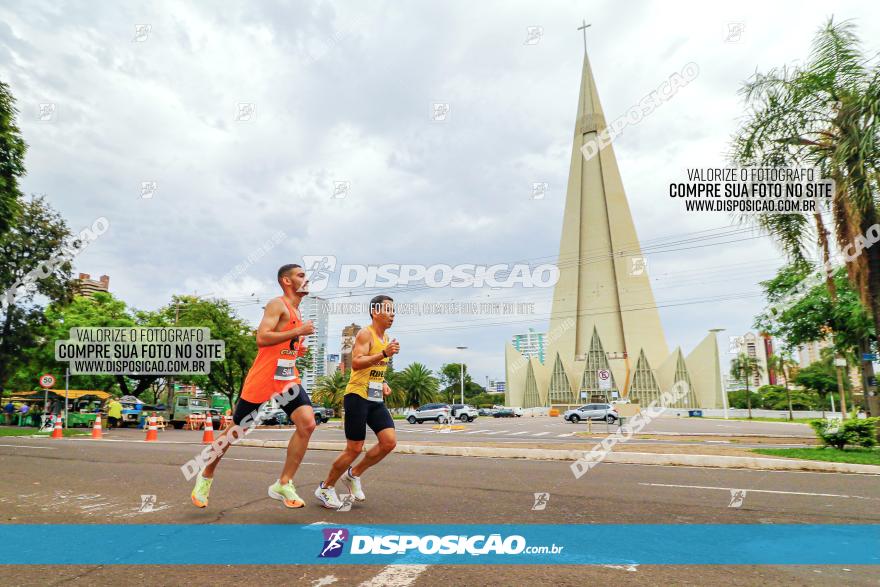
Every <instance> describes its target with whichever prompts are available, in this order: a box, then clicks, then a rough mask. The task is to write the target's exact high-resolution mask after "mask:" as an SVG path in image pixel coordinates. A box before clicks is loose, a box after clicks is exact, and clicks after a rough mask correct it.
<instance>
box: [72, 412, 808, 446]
mask: <svg viewBox="0 0 880 587" xmlns="http://www.w3.org/2000/svg"><path fill="white" fill-rule="evenodd" d="M395 428H396V430H397V438H398V442H401V443H406V442H443V443H452V444H455V445H459V446H461V445H480V444H483V443H490V442H491V443H493V444H499V443H501V444H504V443H523V442H527V443H530V444H540V445H542V446H544V445H546V446H548V447H550V448H552V447H553V445H556V444H570V443H572V442H577V441H583V442H584V443H588V440H587V439H582V438H581V437H579V436H576V435H577V434H578V433H586V432H587V431H588V430H590V431H592V432H593V433H594V434H598V435H603V434H606V433H612V432H614V431H615V430H617V425H616V424H606V423H605V422H592V423H591V424H590V425H588V424H587V423H585V422H581V423H578V424H571V423H569V422H565V421H563V420H562V418H550V417H535V418H528V417H522V418H483V417H481V418H478V419H477V420H475V421H474V422H469V423H466V424H460V423H456V425H455V426H454V427H452V428H455V429H451V428H450V427H437V424H435V423H432V422H425V423H423V424H410V423H408V422H406V421H401V420H397V421H395ZM458 428H461V429H458ZM84 432H87V431H85V430H84ZM290 433H291V428H288V427H266V428H261V429H259V430H254V431H253V432H251V433H250V434H249V436H248V437H249V438H257V439H266V440H286V439H287V438H289V437H290ZM652 433H653V434H655V435H658V436H655V437H653V438H638V437H634V438H631V439H630V440H628V441H627V444H628V445H638V444H646V445H650V444H660V445H662V444H669V445H685V446H695V445H699V444H708V445H718V444H729V443H730V441H727V440H724V439H723V438H724V437H725V436H728V435H737V434H747V435H752V434H770V435H773V436H785V437H788V438H777V439H774V443H773V444H774V446H777V447H785V446H811V445H812V444H813V442H814V441H813V438H814V435H813V433H812V431H811V430H810V428H809V426H807V425H805V424H788V423H776V422H740V421H732V420H731V421H724V420H707V419H701V418H658V419H656V420H654V421H652V422H651V423H650V424H648V426H646V427H645V429H643V430H642V431H641V432H640V434H641V435H650V434H652ZM201 435H202V433H201V432H199V431H187V430H174V429H172V428H170V427H169V428H168V429H167V430H165V431H163V432H160V439H162V440H166V441H172V442H174V441H182V442H198V441H199V440H200V439H201ZM676 435H688V436H676ZM708 435H713V437H714V439H710V438H708ZM702 436H707V438H706V439H703V438H702ZM143 437H144V432H143V431H141V430H136V429H133V428H125V429H119V430H114V431H112V432H111V433H110V434H109V435H108V438H124V439H132V440H136V439H142V438H143ZM312 438H313V439H315V440H320V441H338V442H344V441H345V436H344V434H343V431H342V425H341V423H339V422H328V423H325V424H322V425H321V426H318V428H317V429H316V431H315V433H314V435H313V437H312ZM755 440H756V441H757V439H755ZM594 442H595V441H594ZM589 444H590V445H592V444H593V443H589ZM736 445H737V446H738V447H742V448H749V447H752V446H766V444H761V443H758V442H750V441H749V437H745V438H742V439H740V440H739V441H738V442H737V443H736Z"/></svg>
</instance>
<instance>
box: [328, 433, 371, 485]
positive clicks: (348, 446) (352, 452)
mask: <svg viewBox="0 0 880 587" xmlns="http://www.w3.org/2000/svg"><path fill="white" fill-rule="evenodd" d="M363 450H364V441H363V440H347V441H346V442H345V450H343V451H342V453H340V455H339V456H338V457H336V460H335V461H333V465H332V466H331V467H330V473H328V474H327V479H325V480H324V487H333V486H334V485H336V482H337V481H339V478H340V477H341V476H342V474H343V473H345V472H346V471H347V470H348V467H350V466H351V464H352V463H353V462H354V461H355V459H357V458H358V455H360V454H361V452H362V451H363Z"/></svg>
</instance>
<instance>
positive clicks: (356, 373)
mask: <svg viewBox="0 0 880 587" xmlns="http://www.w3.org/2000/svg"><path fill="white" fill-rule="evenodd" d="M367 330H369V331H370V334H372V335H373V341H372V342H371V343H370V350H369V351H368V352H367V354H368V355H378V354H379V353H381V352H382V351H384V350H385V349H386V348H387V347H388V335H385V337H384V340H379V337H378V336H377V335H376V333H375V332H374V331H373V327H372V326H367ZM389 360H390V359H389V358H388V357H385V358H384V359H382V361H381V362H380V363H377V364H375V365H372V366H371V367H367V368H366V369H354V368H353V369H352V370H351V378H350V379H349V380H348V386H346V388H345V395H348V394H349V393H354V394H357V395H359V396H361V397H362V398H364V399H368V400H370V401H374V402H383V401H385V394H384V392H383V389H384V383H385V370H386V369H388V361H389Z"/></svg>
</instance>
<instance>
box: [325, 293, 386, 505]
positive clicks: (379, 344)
mask: <svg viewBox="0 0 880 587" xmlns="http://www.w3.org/2000/svg"><path fill="white" fill-rule="evenodd" d="M370 318H371V319H372V323H371V324H370V325H369V326H367V327H366V328H362V329H361V331H360V332H358V334H357V337H355V339H354V348H353V349H352V352H351V378H350V379H349V381H348V386H347V387H346V388H345V396H344V398H343V408H344V410H345V440H346V443H345V450H344V451H342V454H341V455H339V457H338V458H337V459H336V460H335V461H334V462H333V465H332V466H331V467H330V473H329V474H328V475H327V479H326V480H324V481H322V482H321V484H320V485H318V488H317V489H316V490H315V497H317V498H318V499H319V500H320V501H321V503H322V504H323V505H324V507H325V508H331V509H338V508H339V507H341V506H342V502H341V501H340V500H339V497H338V496H337V495H336V489H335V488H334V487H333V486H334V485H336V482H337V481H338V480H339V478H340V477H342V480H343V481H344V482H345V484H346V485H348V488H349V490H350V491H351V495H352V497H353V498H354V499H355V500H356V501H364V500H365V499H367V497H366V496H365V495H364V491H363V489H362V487H361V475H363V474H364V471H366V470H367V469H369V468H370V467H372V466H373V465H375V464H376V463H378V462H379V461H381V460H382V459H384V458H385V457H386V456H387V455H388V453H390V452H391V451H392V450H394V447H395V446H397V434H396V433H395V431H394V420H393V419H392V418H391V413H390V412H389V411H388V408H387V407H386V406H385V396H387V395H390V394H391V388H389V387H388V384H387V383H385V370H386V369H387V368H388V361H389V359H390V358H391V357H392V356H394V355H396V354H397V353H398V352H400V343H398V342H397V340H396V339H392V340H390V341H389V340H388V336H387V335H386V334H385V331H386V330H388V329H389V328H391V325H392V324H393V323H394V300H392V299H391V298H390V297H388V296H386V295H380V296H376V297H374V298H373V299H372V300H370ZM367 426H369V427H370V428H371V429H372V430H373V432H374V433H375V434H376V438H377V439H378V441H379V442H378V443H376V445H375V446H373V447H372V448H371V449H370V450H368V451H367V453H366V454H365V455H364V458H362V459H361V460H360V461H359V462H358V463H357V464H356V465H354V466H352V463H354V461H355V460H356V459H357V457H358V455H360V454H361V451H363V448H364V440H365V439H366V436H367Z"/></svg>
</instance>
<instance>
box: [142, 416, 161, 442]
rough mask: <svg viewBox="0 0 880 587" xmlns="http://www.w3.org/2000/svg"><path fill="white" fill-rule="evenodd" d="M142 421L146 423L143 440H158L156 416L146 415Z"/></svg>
mask: <svg viewBox="0 0 880 587" xmlns="http://www.w3.org/2000/svg"><path fill="white" fill-rule="evenodd" d="M144 423H145V424H147V425H148V426H147V438H146V439H145V440H144V442H150V441H154V440H159V432H158V429H157V428H156V416H148V417H147V419H146V421H145V422H144Z"/></svg>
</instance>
